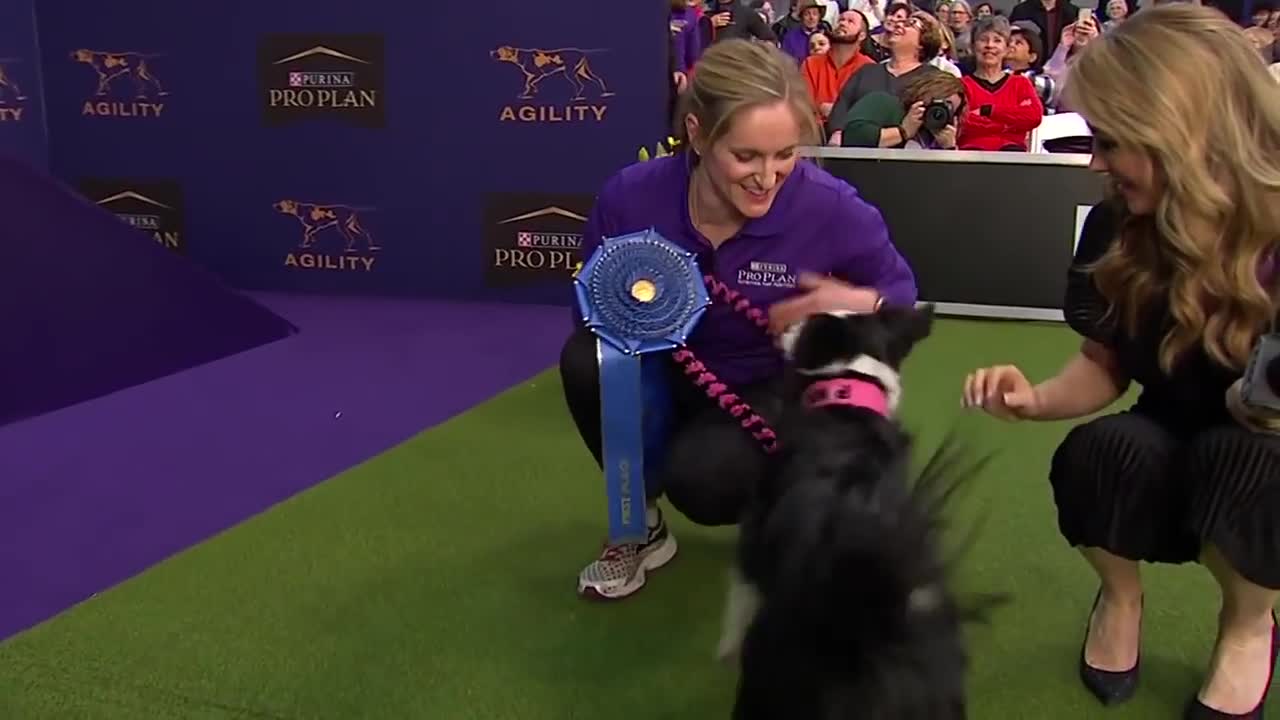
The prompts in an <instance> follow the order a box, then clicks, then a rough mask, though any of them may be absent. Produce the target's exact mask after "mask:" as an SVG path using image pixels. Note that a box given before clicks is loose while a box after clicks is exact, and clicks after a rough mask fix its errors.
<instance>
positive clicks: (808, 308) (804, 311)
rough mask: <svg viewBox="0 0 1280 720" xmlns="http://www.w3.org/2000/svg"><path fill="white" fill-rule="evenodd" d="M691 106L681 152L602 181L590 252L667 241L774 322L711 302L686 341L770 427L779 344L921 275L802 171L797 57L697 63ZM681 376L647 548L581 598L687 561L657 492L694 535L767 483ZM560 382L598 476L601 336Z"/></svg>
mask: <svg viewBox="0 0 1280 720" xmlns="http://www.w3.org/2000/svg"><path fill="white" fill-rule="evenodd" d="M682 103H683V106H682V108H681V111H680V113H679V116H680V117H681V118H682V120H681V127H680V132H681V135H682V140H683V142H682V143H681V148H683V149H684V151H683V152H680V153H677V154H676V155H674V156H671V157H666V158H660V159H657V160H652V161H649V162H645V163H639V164H636V165H632V166H630V167H627V168H625V169H623V170H622V171H621V172H619V173H618V174H616V175H614V176H613V177H612V178H610V179H609V181H608V182H606V183H605V185H604V187H603V188H602V189H601V190H600V194H599V196H598V197H597V199H596V205H595V208H594V209H593V210H592V212H591V217H590V218H589V219H588V222H587V227H586V231H585V232H584V237H583V254H584V256H587V257H589V256H590V255H591V253H592V252H594V251H595V249H596V247H597V246H598V245H599V244H600V242H601V238H602V237H616V236H618V235H623V234H627V233H632V232H639V231H643V230H646V229H648V228H651V227H652V228H656V229H657V230H658V232H660V233H661V234H662V235H663V236H664V237H666V238H667V239H668V240H670V241H672V242H674V243H676V244H678V245H680V246H681V247H684V248H686V249H688V250H690V251H691V252H694V253H696V254H697V257H698V265H699V267H700V268H701V270H702V271H703V272H704V273H709V274H711V275H714V276H715V277H716V279H717V280H718V281H719V282H721V283H723V284H724V285H725V286H727V290H729V291H733V292H737V293H739V294H740V295H741V297H742V298H745V299H746V300H748V301H749V302H750V304H751V305H752V306H753V307H756V308H760V309H761V310H767V311H768V313H769V314H768V319H769V325H770V327H769V329H768V330H766V329H764V328H762V327H760V326H759V325H758V324H756V323H753V322H752V321H751V320H750V319H748V318H747V317H745V316H744V314H743V313H742V312H741V311H740V310H739V309H735V308H734V307H733V306H731V305H729V304H728V303H724V302H715V303H713V304H712V306H711V307H710V308H709V309H708V311H707V313H706V314H705V315H704V316H703V319H702V321H701V322H700V323H699V325H698V327H697V329H696V331H695V332H694V334H693V335H692V337H691V338H690V339H689V347H690V349H691V350H693V351H694V352H695V353H696V354H697V357H698V360H699V361H701V362H702V363H704V364H705V366H706V368H707V369H708V370H709V371H711V372H713V373H714V374H715V375H717V376H718V377H719V379H720V380H721V381H722V382H724V383H726V384H727V385H728V386H729V387H730V388H732V391H733V392H734V393H736V394H737V395H739V396H740V397H742V398H743V399H745V400H746V401H747V402H748V403H750V404H751V406H752V408H753V409H754V410H755V411H756V412H757V413H758V414H759V415H761V416H763V417H764V418H766V419H767V418H769V417H770V416H771V415H774V414H776V410H777V408H778V404H779V402H778V396H777V392H776V388H775V383H776V380H777V379H778V377H779V374H780V371H781V357H780V355H779V353H778V351H777V349H776V348H775V345H774V339H773V337H772V334H776V333H777V332H779V331H781V330H783V329H785V328H786V327H787V326H789V325H791V324H792V323H794V322H796V321H798V320H800V319H802V318H804V317H805V316H807V315H810V314H813V313H817V312H825V311H828V310H855V311H864V312H870V311H874V310H876V309H877V308H879V307H880V305H881V304H882V303H889V304H897V305H909V304H911V303H914V302H915V300H916V285H915V278H914V276H913V274H912V272H911V268H910V267H908V265H907V263H906V261H905V260H903V258H902V256H901V255H899V254H898V251H897V249H896V248H894V246H893V244H892V243H891V242H890V240H889V231H888V228H886V227H885V223H884V220H883V219H882V218H881V216H880V212H879V211H878V210H877V209H876V208H874V207H872V206H871V205H869V204H867V203H866V202H865V201H864V200H862V199H861V198H859V197H858V193H857V191H855V190H854V189H853V188H852V187H851V186H849V185H848V184H847V183H845V182H844V181H842V180H838V179H836V178H834V177H832V176H831V175H829V174H827V173H826V172H825V171H823V170H821V169H820V168H818V167H817V166H816V165H814V164H813V163H811V162H809V161H801V160H800V158H799V149H800V147H801V146H802V145H815V144H818V142H819V132H818V127H817V121H816V118H817V113H816V111H815V109H814V107H813V103H812V100H811V99H810V96H809V92H808V89H807V87H806V85H805V83H804V80H803V79H802V78H801V76H800V73H799V70H798V69H797V68H796V64H795V62H794V61H792V60H791V59H790V58H789V57H787V56H786V55H785V54H783V53H782V52H781V51H779V50H778V49H777V48H775V47H773V46H770V45H766V44H762V43H753V42H749V41H746V40H728V41H724V42H721V43H718V44H716V45H714V46H713V47H711V48H710V49H709V50H707V52H706V53H705V54H704V55H703V56H702V58H701V60H699V62H698V71H697V73H695V75H694V78H693V81H692V83H691V86H690V89H689V91H688V92H687V93H686V94H685V95H684V96H683V98H682ZM673 368H675V364H674V363H673ZM674 374H675V375H676V377H673V381H672V387H673V388H674V395H675V397H674V398H673V400H674V408H675V410H674V413H675V418H676V428H675V431H674V435H673V437H672V438H671V441H670V444H669V446H670V456H669V458H668V461H667V466H666V467H665V468H662V469H660V471H659V473H656V475H658V477H646V481H647V490H648V493H649V507H648V521H649V539H648V541H647V542H645V543H643V544H636V545H623V546H614V547H606V548H605V550H604V552H603V553H602V554H601V555H600V556H599V557H598V558H597V559H596V560H595V561H593V562H591V563H590V564H589V565H588V566H587V567H586V568H585V569H584V570H583V571H582V572H581V574H580V575H579V577H578V590H579V592H580V593H581V594H583V595H587V596H590V597H595V598H608V599H616V598H623V597H626V596H628V595H630V594H632V593H634V592H636V591H637V590H639V589H640V588H641V587H643V586H644V583H645V576H646V573H647V572H648V571H651V570H654V569H656V568H658V567H661V566H662V565H664V564H666V563H667V562H669V561H670V560H671V558H672V557H673V556H674V555H675V552H676V541H675V538H674V537H673V536H672V535H671V533H670V532H669V531H668V529H667V526H666V524H665V523H664V522H663V519H662V513H661V512H660V511H659V509H658V505H657V502H656V501H657V498H658V497H659V496H660V495H665V496H666V498H667V500H668V502H670V503H671V505H673V506H674V507H675V508H676V509H678V510H680V511H681V512H683V513H684V514H685V515H686V516H687V517H689V518H690V519H691V520H693V521H694V522H696V523H700V524H704V525H725V524H733V523H736V522H737V521H738V516H739V513H740V511H741V510H742V506H743V503H744V500H745V497H746V494H747V491H748V489H749V488H751V487H752V485H753V483H755V482H756V481H757V480H758V478H759V476H760V473H761V470H762V468H763V462H762V461H763V459H764V457H765V455H764V452H763V450H762V449H761V446H760V444H759V442H758V441H757V440H756V439H754V438H753V437H752V436H751V435H750V434H749V433H747V432H744V430H743V429H742V428H741V427H740V426H739V424H738V422H737V421H736V420H734V419H733V418H731V417H730V416H729V415H728V414H727V413H726V412H725V411H724V410H722V409H721V408H720V407H719V406H718V405H717V404H716V403H714V402H713V401H711V400H709V399H708V398H707V396H706V394H705V393H704V392H703V391H702V390H699V389H697V388H695V387H694V386H693V384H692V383H691V382H690V381H689V379H687V378H685V377H684V376H683V374H682V373H679V372H676V373H674ZM560 375H561V378H562V380H563V383H564V392H565V400H566V402H567V404H568V406H569V411H570V413H571V414H572V415H573V419H574V422H575V424H576V425H577V427H578V431H579V433H581V435H582V439H583V441H584V442H585V443H586V445H587V448H588V449H589V450H590V451H591V453H592V455H594V456H595V459H596V462H597V463H600V461H601V430H600V390H599V373H598V369H597V361H596V350H595V339H594V336H593V335H592V334H591V333H590V332H588V331H587V330H586V329H585V328H582V327H579V328H577V329H576V330H575V332H574V334H573V335H572V336H571V337H570V338H569V340H568V342H566V343H565V347H564V350H563V352H562V354H561V357H560Z"/></svg>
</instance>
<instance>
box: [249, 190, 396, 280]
mask: <svg viewBox="0 0 1280 720" xmlns="http://www.w3.org/2000/svg"><path fill="white" fill-rule="evenodd" d="M272 207H273V208H274V209H275V211H276V212H277V213H279V214H281V215H285V216H288V217H290V218H292V219H293V220H294V221H295V222H296V225H295V229H296V230H297V233H298V236H297V237H298V242H297V244H296V245H295V246H294V250H293V251H291V252H289V253H287V254H286V255H285V256H284V266H285V267H291V268H297V269H299V270H328V271H337V272H373V267H374V264H375V263H376V262H377V260H378V258H377V253H378V251H379V250H381V249H382V246H381V245H380V244H379V243H378V241H377V240H376V239H375V238H374V236H373V232H371V231H370V230H369V227H368V226H367V225H366V223H365V218H366V217H368V216H369V215H370V214H372V213H373V212H374V210H373V208H367V207H355V206H353V205H342V204H337V203H314V202H301V201H298V200H280V201H278V202H276V203H274V204H273V205H272Z"/></svg>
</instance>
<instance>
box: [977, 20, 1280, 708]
mask: <svg viewBox="0 0 1280 720" xmlns="http://www.w3.org/2000/svg"><path fill="white" fill-rule="evenodd" d="M1071 73H1072V74H1071V82H1070V83H1069V84H1068V85H1067V87H1066V89H1065V92H1066V95H1067V98H1068V100H1069V101H1070V104H1071V106H1072V107H1073V108H1075V109H1076V110H1077V111H1078V112H1079V113H1080V114H1081V115H1082V116H1084V118H1085V120H1086V121H1087V122H1088V123H1089V126H1090V127H1091V128H1092V129H1093V139H1094V152H1093V160H1092V163H1091V167H1092V168H1093V169H1094V170H1095V171H1098V172H1100V173H1103V174H1105V175H1106V176H1107V177H1108V180H1109V183H1108V184H1109V191H1108V193H1107V200H1106V201H1104V202H1103V203H1102V204H1100V205H1098V206H1097V207H1095V208H1093V210H1092V211H1091V212H1090V213H1089V215H1088V219H1087V220H1086V221H1085V224H1084V228H1083V232H1082V234H1081V236H1080V239H1079V244H1078V246H1077V249H1076V252H1075V259H1074V261H1073V262H1072V264H1071V266H1070V269H1069V270H1068V271H1067V289H1066V293H1065V297H1064V301H1063V302H1064V305H1063V315H1064V316H1065V319H1066V321H1067V323H1068V324H1069V325H1070V327H1071V328H1072V329H1074V330H1075V331H1076V332H1077V333H1079V334H1080V335H1081V336H1082V342H1081V345H1080V350H1079V351H1078V352H1076V353H1075V354H1073V355H1072V356H1071V358H1070V359H1068V360H1067V362H1066V364H1065V366H1064V367H1063V368H1062V370H1060V371H1059V372H1058V374H1057V375H1055V376H1054V377H1051V378H1049V379H1047V380H1044V381H1042V382H1040V383H1039V384H1035V385H1033V384H1032V383H1031V382H1030V381H1029V380H1028V379H1027V377H1026V375H1025V374H1023V372H1022V371H1021V370H1020V369H1018V368H1017V367H1015V366H1013V365H997V366H994V367H987V368H983V369H981V370H977V371H975V372H974V373H972V374H970V375H969V376H968V377H967V378H966V379H965V381H964V389H963V397H962V402H963V404H964V405H965V406H967V407H971V408H981V409H982V410H984V411H986V412H987V413H989V414H991V415H994V416H996V417H999V418H1003V419H1007V420H1039V421H1055V420H1071V419H1076V418H1089V417H1090V416H1092V415H1094V414H1095V413H1098V412H1100V411H1102V410H1104V409H1106V408H1108V407H1109V406H1110V405H1112V403H1114V402H1115V401H1116V400H1118V399H1120V397H1121V396H1122V395H1124V393H1125V391H1126V390H1127V389H1128V387H1129V385H1130V384H1131V383H1137V384H1138V385H1140V386H1141V388H1142V392H1141V394H1140V395H1139V396H1138V399H1137V402H1136V403H1135V404H1134V405H1133V406H1132V407H1130V408H1128V409H1127V410H1123V411H1121V412H1119V413H1113V414H1104V415H1100V416H1098V417H1094V418H1092V419H1089V420H1087V421H1085V422H1082V423H1081V424H1079V425H1077V426H1076V427H1074V428H1073V429H1072V430H1071V431H1070V432H1069V433H1067V435H1066V438H1065V439H1064V440H1063V441H1062V444H1061V445H1059V446H1058V448H1057V450H1056V451H1055V452H1054V454H1053V459H1052V462H1051V464H1050V469H1049V481H1050V484H1051V485H1052V488H1053V497H1054V501H1055V502H1056V504H1057V508H1058V527H1059V530H1060V531H1061V532H1062V535H1063V537H1064V538H1066V540H1067V542H1068V543H1070V544H1071V545H1072V546H1073V547H1075V548H1078V549H1079V550H1080V551H1081V552H1082V554H1083V555H1084V558H1085V560H1086V561H1087V562H1088V564H1089V565H1090V566H1092V568H1093V570H1094V572H1096V573H1097V575H1098V580H1099V589H1098V591H1097V594H1096V595H1095V596H1094V599H1093V606H1092V609H1091V610H1090V611H1089V615H1088V618H1087V620H1086V621H1085V622H1084V623H1082V624H1084V625H1085V628H1086V629H1085V634H1084V641H1083V643H1082V647H1081V649H1080V656H1079V661H1078V662H1079V673H1080V677H1081V680H1082V681H1083V682H1084V684H1085V685H1086V687H1087V688H1088V689H1089V690H1090V691H1091V692H1092V693H1093V694H1094V695H1095V696H1096V697H1097V698H1098V699H1099V700H1101V701H1102V702H1103V703H1104V704H1108V705H1111V704H1115V703H1119V702H1123V701H1125V700H1127V699H1129V698H1130V697H1131V696H1132V695H1133V693H1134V691H1135V689H1136V687H1137V683H1138V675H1139V658H1140V656H1141V651H1140V648H1141V645H1142V639H1141V635H1142V630H1143V611H1144V608H1145V607H1151V606H1155V607H1157V608H1159V607H1161V606H1168V605H1169V604H1171V603H1175V604H1176V603H1181V602H1182V601H1181V599H1180V598H1168V597H1159V598H1156V597H1152V598H1146V597H1144V593H1143V584H1142V579H1141V575H1140V570H1139V563H1140V562H1153V563H1188V562H1196V561H1199V562H1200V563H1201V564H1202V565H1203V566H1204V567H1205V568H1206V569H1208V571H1209V572H1210V574H1212V576H1213V578H1214V580H1215V581H1216V583H1217V586H1218V589H1219V590H1220V592H1221V603H1222V604H1221V609H1220V612H1219V614H1218V618H1217V620H1218V635H1217V642H1216V644H1215V646H1214V650H1213V654H1212V657H1211V659H1210V661H1209V670H1208V673H1207V676H1206V678H1205V680H1204V682H1203V684H1202V686H1201V688H1200V691H1199V692H1198V693H1196V694H1194V695H1193V696H1192V697H1190V698H1188V702H1187V705H1186V710H1185V714H1184V717H1186V718H1193V719H1194V718H1204V719H1211V718H1260V717H1262V708H1263V706H1264V705H1265V702H1266V697H1267V691H1268V688H1269V686H1270V683H1271V678H1272V676H1273V672H1274V669H1275V663H1276V652H1277V649H1280V632H1277V630H1276V621H1275V616H1274V609H1273V608H1274V607H1275V605H1276V602H1277V600H1280V427H1277V426H1276V425H1275V424H1274V423H1272V424H1271V426H1270V427H1269V428H1266V429H1264V430H1263V431H1258V428H1255V427H1253V426H1252V425H1251V424H1250V423H1245V422H1241V421H1240V420H1238V419H1237V418H1238V416H1240V413H1238V412H1232V410H1233V406H1238V405H1245V406H1251V407H1253V408H1257V409H1260V410H1262V411H1266V410H1268V409H1269V410H1270V412H1271V413H1272V414H1273V415H1274V414H1275V407H1274V406H1276V405H1277V404H1280V403H1278V402H1277V399H1276V398H1275V397H1274V392H1273V391H1269V390H1268V387H1267V386H1268V383H1267V382H1266V377H1265V375H1266V374H1267V373H1266V368H1267V366H1268V365H1269V364H1270V363H1269V362H1267V361H1266V360H1267V358H1266V357H1262V358H1261V360H1260V361H1258V362H1252V363H1251V361H1250V359H1251V357H1252V356H1253V354H1254V353H1255V352H1257V351H1258V349H1262V350H1264V351H1270V350H1271V349H1272V347H1273V345H1274V343H1275V342H1277V341H1278V340H1280V338H1278V337H1277V336H1276V335H1275V331H1274V329H1273V328H1274V327H1275V325H1274V323H1275V321H1276V316H1277V295H1278V291H1280V272H1277V256H1276V253H1277V248H1278V246H1280V93H1276V92H1275V88H1274V85H1273V81H1272V80H1271V78H1270V76H1269V75H1268V74H1267V71H1266V69H1265V67H1264V66H1263V65H1262V63H1259V62H1258V59H1257V56H1256V54H1255V51H1254V49H1253V48H1252V46H1250V44H1249V41H1248V40H1247V39H1246V38H1245V35H1244V31H1243V30H1242V29H1241V28H1240V27H1239V26H1237V25H1236V24H1235V23H1233V22H1232V21H1231V20H1230V19H1228V18H1227V17H1226V16H1225V15H1223V14H1221V13H1220V12H1219V11H1217V10H1214V9H1211V8H1205V7H1200V6H1195V5H1189V4H1176V5H1160V6H1156V7H1153V8H1147V9H1145V10H1143V11H1142V12H1139V13H1136V14H1135V15H1134V16H1133V17H1132V18H1130V19H1128V20H1126V21H1125V22H1124V23H1122V24H1121V25H1120V26H1119V27H1117V28H1115V29H1114V30H1112V31H1111V32H1110V33H1108V34H1107V35H1106V37H1105V38H1104V39H1102V40H1101V41H1099V42H1095V43H1090V45H1089V47H1088V48H1087V49H1085V50H1084V51H1082V52H1080V53H1079V55H1078V57H1077V59H1076V61H1075V63H1074V65H1073V67H1072V71H1071ZM1210 108H1211V109H1212V112H1209V111H1208V110H1209V109H1210ZM1260 339H1262V340H1264V344H1260ZM1259 370H1261V372H1259ZM1259 375H1261V376H1262V377H1259ZM1234 398H1238V401H1236V400H1235V399H1234ZM1245 414H1246V415H1248V414H1252V413H1245ZM1081 599H1082V600H1083V598H1081ZM1148 600H1149V601H1151V602H1150V605H1148V604H1147V602H1146V601H1148ZM1158 613H1159V611H1158V610H1157V615H1156V617H1157V618H1158V617H1159V614H1158Z"/></svg>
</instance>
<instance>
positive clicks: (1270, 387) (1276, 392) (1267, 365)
mask: <svg viewBox="0 0 1280 720" xmlns="http://www.w3.org/2000/svg"><path fill="white" fill-rule="evenodd" d="M1240 399H1241V400H1242V401H1244V404H1245V405H1247V406H1249V407H1251V408H1255V409H1258V410H1268V411H1271V412H1280V334H1277V333H1268V334H1266V335H1263V336H1262V338H1261V339H1259V340H1258V344H1257V345H1255V346H1254V348H1253V353H1252V354H1250V355H1249V365H1248V367H1246V368H1245V370H1244V377H1243V378H1242V379H1241V382H1240Z"/></svg>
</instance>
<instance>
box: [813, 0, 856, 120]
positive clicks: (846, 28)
mask: <svg viewBox="0 0 1280 720" xmlns="http://www.w3.org/2000/svg"><path fill="white" fill-rule="evenodd" d="M866 23H867V21H866V18H865V17H864V16H863V14H862V13H860V12H858V11H857V10H845V11H844V12H842V13H840V17H839V19H837V20H836V29H835V30H833V31H832V32H831V51H830V52H828V53H827V54H826V55H821V56H817V57H810V58H809V59H807V60H805V61H804V63H803V64H802V65H801V66H800V71H801V74H802V75H804V79H805V83H806V84H807V85H808V86H809V94H810V95H811V96H812V97H813V101H814V103H815V104H816V105H817V107H818V119H819V120H820V121H821V122H822V124H823V125H826V122H827V118H828V117H829V116H830V115H831V110H832V108H834V107H835V102H836V99H837V98H839V97H840V90H841V89H842V88H843V87H844V86H845V83H847V82H849V78H851V77H853V75H854V73H856V72H858V71H859V70H860V69H862V68H863V67H865V66H867V65H869V64H871V58H869V57H867V56H866V55H863V54H862V51H861V48H862V43H863V41H865V40H866V38H867V24H866Z"/></svg>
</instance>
